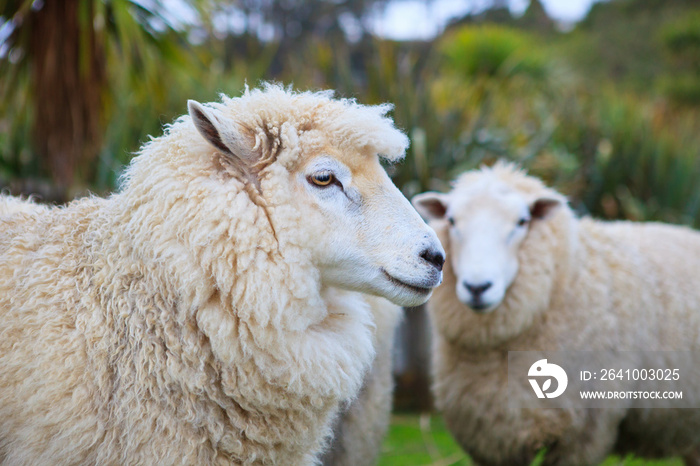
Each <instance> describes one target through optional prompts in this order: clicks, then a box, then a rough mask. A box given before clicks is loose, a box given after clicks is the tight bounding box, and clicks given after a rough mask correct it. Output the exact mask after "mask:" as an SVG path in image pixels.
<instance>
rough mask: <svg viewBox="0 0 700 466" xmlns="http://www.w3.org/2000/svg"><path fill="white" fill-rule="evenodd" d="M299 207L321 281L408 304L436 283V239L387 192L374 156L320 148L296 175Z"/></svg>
mask: <svg viewBox="0 0 700 466" xmlns="http://www.w3.org/2000/svg"><path fill="white" fill-rule="evenodd" d="M295 177H296V183H295V184H296V186H297V189H298V190H299V192H300V195H299V196H298V198H297V199H298V203H299V204H298V206H299V208H300V210H302V211H303V212H305V215H304V216H305V218H307V219H308V220H309V222H308V226H309V228H310V229H311V230H312V231H309V234H310V235H313V237H314V238H319V236H318V229H319V228H320V229H322V230H324V234H323V235H320V238H319V240H318V241H316V242H315V244H314V245H310V246H309V247H311V248H312V249H313V252H314V256H315V258H316V262H317V263H318V264H319V266H320V270H321V275H322V281H323V282H324V283H326V284H329V285H332V286H337V287H340V288H345V289H351V290H354V291H361V292H365V293H371V294H375V295H379V296H383V297H386V298H388V299H390V300H391V301H393V302H395V303H397V304H400V305H404V306H414V305H418V304H422V303H423V302H425V300H427V299H428V297H429V296H430V293H431V291H432V288H433V287H435V286H437V285H439V284H440V282H441V280H442V272H441V270H442V264H443V262H444V257H445V253H444V251H443V249H442V246H441V245H440V242H439V241H438V240H437V237H436V236H435V233H434V232H433V231H432V230H431V229H430V228H429V227H428V226H427V225H426V224H425V223H424V222H423V221H422V219H421V218H420V216H419V215H418V214H417V213H416V211H415V210H414V209H413V208H412V207H411V204H410V203H409V202H408V200H406V198H405V197H404V196H403V195H402V194H401V192H400V191H399V190H398V189H397V188H396V187H395V186H394V184H393V183H392V182H391V180H390V179H389V177H388V176H387V174H386V172H385V171H384V169H383V168H382V166H381V164H380V163H379V160H378V158H377V156H376V155H372V156H370V155H368V154H340V153H339V152H337V151H334V150H333V149H332V148H330V147H327V148H326V149H325V150H323V151H321V152H320V153H319V154H314V155H312V156H310V157H308V158H307V159H306V160H305V163H304V164H303V166H302V168H301V169H300V170H299V171H298V172H297V173H296V175H295Z"/></svg>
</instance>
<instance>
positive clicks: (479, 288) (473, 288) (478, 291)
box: [462, 282, 493, 298]
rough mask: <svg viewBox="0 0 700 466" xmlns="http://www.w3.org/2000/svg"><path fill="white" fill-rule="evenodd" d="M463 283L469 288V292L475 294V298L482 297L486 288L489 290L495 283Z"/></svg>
mask: <svg viewBox="0 0 700 466" xmlns="http://www.w3.org/2000/svg"><path fill="white" fill-rule="evenodd" d="M462 284H463V285H464V287H465V288H466V289H467V290H469V292H470V293H471V294H472V296H474V297H475V298H478V297H480V296H481V295H482V294H484V292H485V291H486V290H488V289H489V288H491V285H493V283H491V282H484V283H479V284H478V285H473V284H471V283H468V282H462Z"/></svg>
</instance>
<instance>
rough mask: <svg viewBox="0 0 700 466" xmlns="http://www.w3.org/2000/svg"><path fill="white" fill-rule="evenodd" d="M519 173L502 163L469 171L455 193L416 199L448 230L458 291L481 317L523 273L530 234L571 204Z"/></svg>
mask: <svg viewBox="0 0 700 466" xmlns="http://www.w3.org/2000/svg"><path fill="white" fill-rule="evenodd" d="M519 173H520V172H519V171H518V170H517V169H515V168H514V167H513V166H512V165H506V164H499V165H497V166H496V168H495V169H494V170H490V169H485V170H481V171H475V172H468V173H467V174H465V175H463V176H462V177H461V178H460V179H458V181H457V183H456V184H455V189H454V190H453V191H452V192H451V193H449V194H440V193H431V192H428V193H424V194H420V195H418V196H416V197H414V198H413V204H414V206H415V207H416V209H417V210H418V211H419V212H420V213H421V214H422V215H423V216H424V217H426V218H428V219H430V220H432V221H436V222H438V223H439V224H440V226H441V227H442V228H446V229H447V231H448V234H447V237H448V238H449V248H448V249H449V251H450V257H451V259H450V263H451V266H452V271H453V273H454V275H455V278H456V280H455V282H456V283H455V293H456V295H457V298H458V299H459V301H461V302H462V303H463V304H465V305H467V306H468V307H470V308H471V309H472V310H473V311H475V312H477V313H489V312H491V311H493V310H494V309H496V308H497V307H498V306H499V305H500V304H501V303H502V301H503V300H504V298H505V296H506V292H507V291H508V289H509V287H510V286H511V285H512V284H513V282H514V280H515V279H516V276H517V275H518V271H519V268H520V262H519V260H520V257H519V256H520V254H519V253H520V249H521V247H522V245H523V242H524V241H526V238H527V237H528V233H529V232H530V230H531V229H532V228H536V227H537V226H538V224H539V223H542V222H547V221H548V219H549V218H550V216H551V214H552V213H553V212H554V211H555V210H556V209H557V208H558V207H559V206H561V205H564V204H566V200H565V199H564V197H563V196H561V195H559V194H558V193H556V192H555V191H552V190H549V189H547V188H545V187H544V186H543V185H542V184H541V183H540V182H539V181H538V180H536V179H534V178H527V177H525V176H524V175H522V174H519ZM508 176H511V177H512V178H514V179H516V180H518V181H519V182H520V183H521V184H525V185H527V186H525V189H519V188H522V186H517V185H516V184H513V183H508V182H507V181H506V180H505V179H504V178H507V177H508ZM518 176H519V177H518ZM543 292H544V290H543Z"/></svg>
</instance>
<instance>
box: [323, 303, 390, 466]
mask: <svg viewBox="0 0 700 466" xmlns="http://www.w3.org/2000/svg"><path fill="white" fill-rule="evenodd" d="M368 301H369V303H370V306H371V308H372V313H373V315H374V316H375V322H376V330H375V335H374V337H375V338H374V340H375V347H376V348H377V356H376V357H375V359H374V363H373V364H372V367H371V369H370V371H369V372H368V374H367V375H366V377H365V380H364V383H363V385H362V389H361V390H360V393H359V395H358V397H357V399H355V400H354V401H353V402H352V404H351V405H350V406H348V407H347V408H345V409H344V410H343V411H342V413H341V415H340V416H339V417H338V419H337V420H336V424H335V426H334V429H333V442H332V443H331V445H330V448H329V449H328V451H326V452H325V454H324V455H323V456H322V457H321V462H322V464H324V465H327V466H372V465H374V464H376V463H377V458H378V457H379V453H380V450H381V446H382V440H383V439H384V436H385V435H386V432H387V429H388V428H389V420H390V417H391V407H392V401H393V399H392V395H393V392H394V377H393V371H392V368H393V366H392V356H393V354H392V351H393V349H394V338H395V333H396V327H397V325H398V324H399V322H400V320H401V315H402V314H401V308H400V307H398V306H396V305H394V304H392V303H390V302H389V301H387V300H386V299H382V298H377V297H368Z"/></svg>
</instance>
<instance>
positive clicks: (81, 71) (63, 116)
mask: <svg viewBox="0 0 700 466" xmlns="http://www.w3.org/2000/svg"><path fill="white" fill-rule="evenodd" d="M93 19H94V0H44V4H43V6H42V7H41V8H40V9H39V10H38V11H34V12H33V13H32V15H31V28H30V31H31V38H30V44H29V47H30V56H31V60H32V63H31V66H32V71H31V80H32V88H33V91H34V98H33V102H34V106H35V108H34V128H33V138H34V147H35V150H36V151H37V154H38V155H39V160H40V161H41V163H42V168H43V169H44V170H46V171H48V172H49V174H50V176H51V178H52V179H53V181H54V182H55V183H56V184H57V187H58V188H59V189H60V190H63V191H64V192H67V191H68V190H69V189H70V188H71V187H72V186H74V185H75V184H76V183H81V182H84V181H86V180H88V179H90V177H91V174H92V173H94V169H95V166H94V165H95V163H94V162H95V159H96V157H97V154H98V152H99V148H100V145H101V142H102V141H101V140H102V127H103V125H102V120H103V118H102V96H103V90H104V89H105V84H106V79H105V76H106V72H105V57H104V53H103V44H102V43H101V41H100V40H99V38H98V36H97V35H96V33H95V27H94V24H93Z"/></svg>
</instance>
